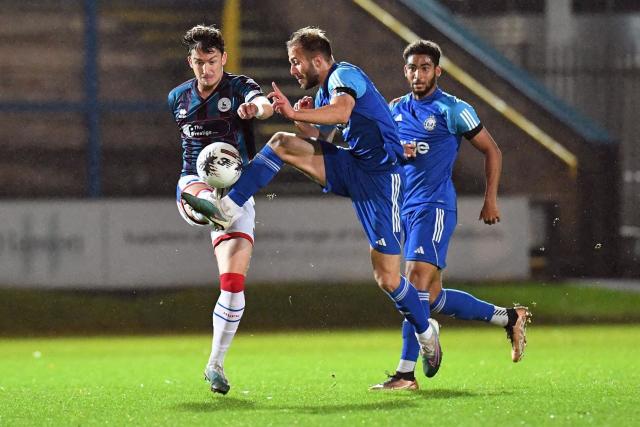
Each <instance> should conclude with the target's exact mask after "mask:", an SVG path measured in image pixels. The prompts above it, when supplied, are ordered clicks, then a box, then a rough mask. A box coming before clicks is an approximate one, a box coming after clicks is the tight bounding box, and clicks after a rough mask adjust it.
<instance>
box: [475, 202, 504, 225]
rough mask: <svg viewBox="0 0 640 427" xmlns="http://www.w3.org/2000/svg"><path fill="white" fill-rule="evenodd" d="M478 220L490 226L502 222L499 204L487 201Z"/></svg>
mask: <svg viewBox="0 0 640 427" xmlns="http://www.w3.org/2000/svg"><path fill="white" fill-rule="evenodd" d="M478 219H479V220H482V221H484V223H485V224H488V225H493V224H496V223H498V222H500V211H499V210H498V204H497V203H495V202H489V201H486V200H485V202H484V205H482V210H481V211H480V216H479V217H478Z"/></svg>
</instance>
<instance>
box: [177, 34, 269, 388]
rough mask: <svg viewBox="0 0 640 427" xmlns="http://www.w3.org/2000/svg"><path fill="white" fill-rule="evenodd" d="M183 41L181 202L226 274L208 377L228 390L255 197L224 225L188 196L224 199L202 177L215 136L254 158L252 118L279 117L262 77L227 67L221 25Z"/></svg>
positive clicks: (179, 92) (222, 274)
mask: <svg viewBox="0 0 640 427" xmlns="http://www.w3.org/2000/svg"><path fill="white" fill-rule="evenodd" d="M183 43H184V45H185V46H186V47H187V49H188V56H187V62H188V64H189V67H190V68H191V70H193V73H194V78H192V79H191V80H188V81H186V82H184V83H182V84H181V85H180V86H178V87H176V88H175V89H173V90H172V91H171V92H170V93H169V107H170V108H171V113H172V114H173V117H174V119H175V121H176V124H177V125H178V130H179V131H180V139H181V141H182V172H181V176H180V179H179V181H178V186H177V193H176V195H177V204H178V210H179V212H180V214H181V215H182V217H183V218H184V220H185V221H186V222H187V223H189V224H190V225H193V226H200V227H204V228H206V229H208V230H209V232H210V233H211V242H212V244H213V249H214V253H215V256H216V260H217V263H218V271H219V273H220V296H219V297H218V301H217V303H216V305H215V308H214V310H213V316H212V317H213V341H212V345H211V354H210V356H209V361H208V363H207V365H206V367H205V371H204V375H205V379H206V380H207V381H208V382H209V384H210V387H211V391H213V392H215V393H222V394H226V393H227V392H228V391H229V388H230V386H229V382H228V381H227V378H226V377H225V374H224V368H223V366H224V358H225V355H226V353H227V350H228V348H229V346H230V345H231V341H232V340H233V337H234V335H235V333H236V331H237V329H238V325H239V323H240V319H241V318H242V314H243V313H244V305H245V298H244V281H245V276H246V274H247V270H248V269H249V261H250V259H251V253H252V250H253V230H254V226H255V211H254V203H253V199H252V198H248V199H247V200H245V202H244V203H242V205H241V206H239V208H238V219H237V220H236V221H235V222H234V224H233V226H231V227H228V228H227V229H226V230H220V228H219V227H218V226H217V225H216V224H215V223H212V222H211V221H209V219H207V218H206V217H205V216H204V215H201V214H199V213H198V212H195V211H194V210H193V209H191V207H190V206H189V205H188V204H185V203H183V201H182V197H185V196H184V195H185V194H186V195H191V196H193V197H206V196H211V197H216V191H215V190H214V189H213V188H211V187H209V186H208V185H207V184H206V183H204V182H203V181H202V180H201V179H200V178H199V177H198V175H197V172H196V159H197V158H198V154H199V153H200V151H202V149H203V148H204V147H206V146H207V145H209V144H211V143H213V142H218V141H220V142H226V143H229V144H231V145H233V146H234V147H236V148H237V149H238V151H239V152H240V154H241V156H242V159H243V163H244V164H247V163H248V162H249V160H250V158H252V157H253V155H254V154H255V151H256V149H255V142H254V141H253V131H252V119H253V118H257V119H266V118H268V117H270V116H271V115H273V109H272V107H271V103H270V102H269V100H268V99H267V98H266V97H265V96H264V94H263V93H262V90H261V89H260V86H259V85H258V84H257V83H256V82H255V81H253V80H252V79H250V78H248V77H246V76H240V75H233V74H229V73H226V72H224V70H223V67H224V65H225V63H226V61H227V52H225V50H224V39H223V37H222V34H221V33H220V31H219V30H218V29H216V28H215V27H213V26H204V25H197V26H195V27H193V28H191V29H190V30H189V31H187V32H186V34H185V35H184V37H183ZM187 197H188V196H187Z"/></svg>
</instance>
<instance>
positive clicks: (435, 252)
mask: <svg viewBox="0 0 640 427" xmlns="http://www.w3.org/2000/svg"><path fill="white" fill-rule="evenodd" d="M440 56H441V51H440V47H439V46H438V45H437V44H436V43H434V42H432V41H426V40H419V41H416V42H414V43H411V44H409V45H408V46H407V47H406V48H405V50H404V52H403V57H404V60H405V66H404V73H405V77H406V78H407V81H408V82H409V85H410V87H411V92H410V93H408V94H406V95H404V96H403V97H401V98H398V99H395V100H394V101H392V102H391V104H390V108H391V113H392V115H393V118H394V120H395V122H396V124H397V125H398V133H399V136H400V140H401V142H402V144H403V145H404V149H405V155H406V157H407V162H406V163H405V164H404V171H405V177H406V189H405V198H404V205H403V209H402V218H403V227H404V231H405V242H404V255H405V260H406V261H407V265H406V275H407V277H408V278H409V280H410V281H411V283H413V285H414V286H415V287H416V289H417V290H418V293H419V295H420V300H421V301H422V303H423V306H424V310H425V311H426V313H427V315H428V316H429V315H430V312H436V313H442V314H446V315H449V316H453V317H456V318H458V319H464V320H481V321H484V322H489V323H491V324H494V325H498V326H503V327H504V328H505V329H506V331H507V336H508V338H509V339H510V340H511V344H512V351H511V356H512V360H513V361H514V362H518V361H519V360H520V359H521V358H522V355H523V352H524V348H525V345H526V336H525V332H526V331H525V326H526V323H527V321H528V320H529V317H530V313H529V311H528V310H527V308H526V307H521V306H517V307H514V308H504V307H497V306H495V305H493V304H489V303H487V302H485V301H480V300H478V299H477V298H475V297H473V296H472V295H470V294H468V293H466V292H462V291H458V290H455V289H443V288H442V270H444V268H445V267H446V257H447V248H448V246H449V241H450V239H451V236H452V235H453V231H454V229H455V226H456V221H457V213H456V212H457V204H456V191H455V188H454V186H453V181H452V178H451V176H452V172H453V164H454V163H455V160H456V157H457V155H458V148H459V147H460V142H461V140H462V137H464V138H465V139H467V140H468V141H469V142H471V144H472V145H473V146H474V147H475V148H476V149H478V151H480V152H481V153H482V154H483V155H484V157H485V176H486V191H485V196H484V205H483V206H482V209H481V211H480V215H479V219H480V220H482V221H484V223H485V224H489V225H493V224H496V223H498V222H499V221H500V212H499V210H498V201H497V198H498V183H499V180H500V171H501V168H502V154H501V153H500V150H499V148H498V146H497V145H496V143H495V141H494V140H493V138H492V137H491V135H490V134H489V132H488V131H487V130H486V129H485V128H484V127H483V125H482V123H480V119H478V116H477V115H476V112H475V110H474V109H473V107H471V106H470V105H469V104H467V103H466V102H464V101H462V100H460V99H458V98H456V97H455V96H452V95H450V94H448V93H446V92H443V91H442V90H441V89H440V88H439V87H438V77H439V76H440V74H441V73H442V70H441V68H440V65H439V63H440ZM402 339H403V347H402V353H401V356H400V362H399V364H398V367H397V370H396V373H395V374H394V375H393V376H391V377H389V378H388V379H387V380H386V381H385V382H383V383H380V384H376V385H374V386H372V387H371V389H373V390H399V389H410V390H413V389H417V388H418V383H417V381H416V379H415V375H414V370H415V365H416V360H417V358H418V350H419V348H418V344H417V342H416V340H415V336H414V332H413V331H412V325H410V324H409V323H407V322H403V325H402Z"/></svg>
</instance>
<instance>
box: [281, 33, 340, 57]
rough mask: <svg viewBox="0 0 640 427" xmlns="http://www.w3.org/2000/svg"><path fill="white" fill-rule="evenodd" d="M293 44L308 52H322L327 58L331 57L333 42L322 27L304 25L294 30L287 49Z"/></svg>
mask: <svg viewBox="0 0 640 427" xmlns="http://www.w3.org/2000/svg"><path fill="white" fill-rule="evenodd" d="M293 46H300V47H301V48H302V50H304V51H305V52H308V53H313V54H315V53H320V54H322V56H324V58H325V59H326V60H330V59H331V55H332V53H331V42H330V41H329V39H328V38H327V36H326V34H325V32H324V31H323V30H321V29H320V28H317V27H304V28H300V29H299V30H298V31H296V32H294V33H293V34H291V38H289V41H288V42H287V49H291V47H293Z"/></svg>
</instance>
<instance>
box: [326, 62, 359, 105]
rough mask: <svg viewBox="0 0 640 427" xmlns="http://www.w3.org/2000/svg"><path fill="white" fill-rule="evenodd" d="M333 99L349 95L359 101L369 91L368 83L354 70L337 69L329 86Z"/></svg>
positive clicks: (330, 79) (331, 77)
mask: <svg viewBox="0 0 640 427" xmlns="http://www.w3.org/2000/svg"><path fill="white" fill-rule="evenodd" d="M327 89H329V93H330V94H331V97H334V96H337V95H340V94H343V93H347V94H349V95H351V96H352V97H353V99H358V98H360V97H361V96H362V95H364V93H365V92H366V90H367V83H366V82H365V80H364V77H363V76H362V74H360V73H359V72H358V71H356V70H354V69H352V68H337V69H336V70H335V71H334V72H333V73H331V76H329V83H328V86H327Z"/></svg>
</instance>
